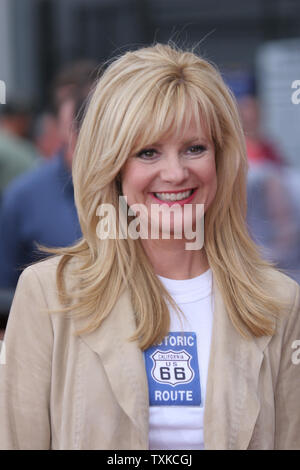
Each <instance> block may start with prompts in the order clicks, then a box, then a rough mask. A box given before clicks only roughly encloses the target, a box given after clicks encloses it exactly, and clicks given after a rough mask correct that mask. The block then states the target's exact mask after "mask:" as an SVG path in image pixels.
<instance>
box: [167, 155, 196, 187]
mask: <svg viewBox="0 0 300 470" xmlns="http://www.w3.org/2000/svg"><path fill="white" fill-rule="evenodd" d="M188 174H189V171H188V168H187V167H186V166H185V164H184V162H183V161H182V159H181V158H180V155H179V154H178V153H176V152H172V153H169V154H168V155H165V158H164V159H163V167H162V170H161V174H160V177H161V179H162V180H163V181H165V182H168V183H171V184H181V183H182V182H183V181H184V180H186V179H187V178H188Z"/></svg>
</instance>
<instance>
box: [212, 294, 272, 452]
mask: <svg viewBox="0 0 300 470" xmlns="http://www.w3.org/2000/svg"><path fill="white" fill-rule="evenodd" d="M214 301H215V304H214V305H215V308H214V319H213V332H212V340H211V350H210V362H209V368H208V377H207V388H206V402H205V414H204V443H205V449H247V447H248V445H249V442H250V440H251V436H252V433H253V429H254V426H255V423H256V420H257V417H258V414H259V409H260V402H259V399H258V379H259V373H260V368H261V364H262V361H263V350H264V349H265V348H266V346H267V344H268V343H269V341H270V339H271V338H270V337H261V338H255V339H251V340H246V339H244V338H242V337H241V335H240V334H239V333H238V332H237V331H236V330H235V328H234V327H233V325H232V323H231V320H230V319H229V317H228V315H227V313H226V310H225V306H224V303H223V301H222V298H221V295H220V293H219V291H218V289H217V287H215V286H214Z"/></svg>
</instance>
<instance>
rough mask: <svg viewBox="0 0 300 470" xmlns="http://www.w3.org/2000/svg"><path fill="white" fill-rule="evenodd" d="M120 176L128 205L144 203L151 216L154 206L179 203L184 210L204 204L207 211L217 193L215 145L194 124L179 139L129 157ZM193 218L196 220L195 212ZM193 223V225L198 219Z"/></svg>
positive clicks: (168, 139)
mask: <svg viewBox="0 0 300 470" xmlns="http://www.w3.org/2000/svg"><path fill="white" fill-rule="evenodd" d="M121 177H122V191H123V195H124V196H127V203H128V205H129V206H132V205H133V204H143V205H144V206H145V207H146V209H147V210H148V214H151V207H152V206H153V205H154V204H155V205H162V204H167V205H168V206H172V205H174V204H179V205H180V206H181V209H184V205H185V204H191V205H193V206H194V205H196V204H204V211H206V210H207V208H208V207H209V206H210V204H211V203H212V201H213V199H214V197H215V194H216V190H217V175H216V165H215V149H214V145H213V143H212V142H211V141H210V140H209V139H207V137H206V135H205V133H204V131H203V129H201V130H200V131H199V129H198V128H197V126H196V123H195V122H193V121H192V122H191V124H190V126H189V127H188V128H187V130H185V131H184V129H183V131H182V132H181V133H179V137H176V136H169V137H165V138H163V139H161V140H160V141H159V142H154V143H152V142H151V143H150V142H149V145H147V146H146V147H144V148H143V149H142V150H141V151H139V152H138V153H137V154H136V155H133V156H130V157H129V158H128V160H127V162H126V164H125V166H124V168H123V171H122V173H121ZM191 217H192V218H195V217H196V213H195V211H193V212H192V215H191ZM190 222H191V223H192V224H193V225H194V222H195V220H191V221H190Z"/></svg>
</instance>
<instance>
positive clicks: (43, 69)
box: [0, 0, 300, 102]
mask: <svg viewBox="0 0 300 470" xmlns="http://www.w3.org/2000/svg"><path fill="white" fill-rule="evenodd" d="M299 32H300V2H299V0H252V1H251V2H241V1H240V0H226V1H225V2H222V1H220V0H163V1H162V0H0V57H1V61H0V79H2V80H5V81H6V83H7V93H8V95H10V94H12V95H14V98H16V96H17V95H18V94H19V95H23V96H26V98H27V97H30V98H32V99H35V100H37V101H39V102H43V101H45V100H46V97H47V93H48V86H49V84H50V83H51V78H52V77H53V75H54V73H55V71H56V70H58V69H59V68H60V67H61V66H62V65H63V64H64V63H66V62H70V61H72V60H74V59H78V58H81V57H89V58H93V59H96V60H97V61H99V62H102V61H103V60H107V59H108V58H110V57H113V56H114V55H116V54H118V53H120V52H122V51H124V50H126V48H130V47H134V46H139V45H142V44H149V43H152V42H153V41H155V40H156V41H163V42H166V41H168V40H170V39H173V40H174V41H176V42H178V41H179V42H180V43H181V44H186V45H192V44H195V43H199V44H200V48H199V50H200V51H201V52H202V53H203V54H204V55H205V56H207V57H208V58H209V59H211V60H213V61H214V62H215V63H216V64H217V65H219V67H220V68H221V69H224V68H226V67H230V66H234V65H236V64H238V66H241V67H252V66H254V63H255V55H256V51H257V50H258V48H259V47H260V46H261V45H262V44H263V43H264V42H266V41H270V40H277V39H282V38H285V39H286V38H296V37H299V34H300V33H299ZM298 78H299V77H298Z"/></svg>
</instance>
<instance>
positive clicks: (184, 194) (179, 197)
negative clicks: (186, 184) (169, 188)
mask: <svg viewBox="0 0 300 470" xmlns="http://www.w3.org/2000/svg"><path fill="white" fill-rule="evenodd" d="M194 191H195V189H189V190H187V191H181V192H176V193H163V192H162V193H153V194H154V196H155V197H156V198H157V199H159V200H160V201H172V202H173V201H183V200H184V199H187V198H189V197H190V196H191V195H192V194H193V192H194Z"/></svg>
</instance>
